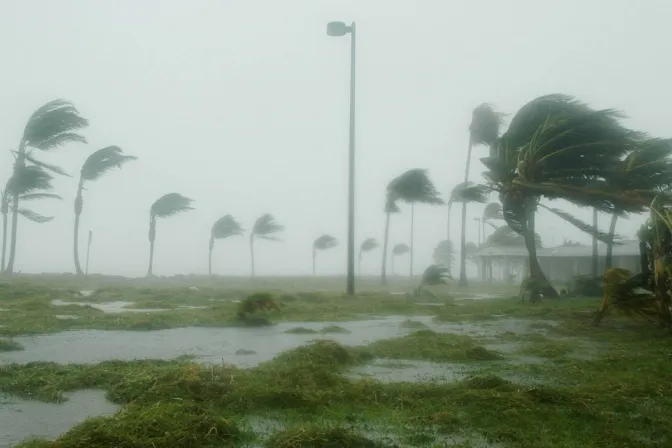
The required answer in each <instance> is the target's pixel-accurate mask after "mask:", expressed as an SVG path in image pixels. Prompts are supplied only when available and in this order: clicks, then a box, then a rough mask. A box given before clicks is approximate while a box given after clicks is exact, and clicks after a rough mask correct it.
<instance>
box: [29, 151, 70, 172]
mask: <svg viewBox="0 0 672 448" xmlns="http://www.w3.org/2000/svg"><path fill="white" fill-rule="evenodd" d="M25 157H26V160H27V161H29V162H30V163H32V164H34V165H37V166H39V167H41V168H44V169H45V170H48V171H51V172H52V173H56V174H59V175H61V176H66V177H71V176H70V175H69V174H68V173H67V172H65V170H63V168H61V167H59V166H56V165H52V164H50V163H46V162H41V161H39V160H37V159H35V158H34V157H32V156H31V155H30V154H26V155H25Z"/></svg>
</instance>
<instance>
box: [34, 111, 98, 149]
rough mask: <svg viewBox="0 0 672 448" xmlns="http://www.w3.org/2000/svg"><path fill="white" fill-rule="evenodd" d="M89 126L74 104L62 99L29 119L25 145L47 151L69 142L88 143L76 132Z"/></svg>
mask: <svg viewBox="0 0 672 448" xmlns="http://www.w3.org/2000/svg"><path fill="white" fill-rule="evenodd" d="M88 124H89V122H88V120H87V119H85V118H83V117H82V116H81V115H80V114H79V111H78V110H77V109H76V108H75V106H74V105H73V104H72V103H70V102H68V101H65V100H61V99H58V100H54V101H50V102H48V103H46V104H45V105H43V106H42V107H40V108H39V109H37V110H36V111H35V112H33V114H32V115H31V117H30V118H29V119H28V122H27V123H26V127H25V128H24V131H23V139H22V140H23V144H24V145H25V146H30V147H33V148H37V149H40V150H43V151H46V150H49V149H52V148H55V147H58V146H61V145H63V144H65V143H68V142H81V143H86V139H85V138H84V137H82V136H81V135H79V134H77V133H76V131H78V130H80V129H82V128H84V127H86V126H88Z"/></svg>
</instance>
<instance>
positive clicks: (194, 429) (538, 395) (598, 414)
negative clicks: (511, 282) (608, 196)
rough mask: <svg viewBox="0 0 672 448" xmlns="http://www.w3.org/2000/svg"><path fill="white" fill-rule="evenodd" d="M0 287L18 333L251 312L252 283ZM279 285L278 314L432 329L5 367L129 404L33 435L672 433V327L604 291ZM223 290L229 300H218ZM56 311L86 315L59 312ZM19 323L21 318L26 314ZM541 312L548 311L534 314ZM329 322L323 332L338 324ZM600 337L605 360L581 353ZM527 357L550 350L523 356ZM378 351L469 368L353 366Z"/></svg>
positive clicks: (568, 439) (655, 440) (650, 439)
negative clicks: (282, 348)
mask: <svg viewBox="0 0 672 448" xmlns="http://www.w3.org/2000/svg"><path fill="white" fill-rule="evenodd" d="M0 289H4V290H5V292H7V293H8V294H3V295H2V296H0V297H3V298H2V299H0V308H4V309H9V310H13V316H14V317H11V318H9V317H8V316H5V315H4V313H6V312H5V311H3V312H0V319H6V320H2V321H0V325H8V327H7V328H9V329H10V331H9V333H13V332H16V331H19V330H20V329H21V328H27V329H29V330H31V332H33V333H35V332H37V330H34V329H33V327H32V326H31V325H35V326H37V327H39V328H41V329H45V330H46V331H59V330H62V329H64V328H71V327H70V326H72V325H74V326H80V327H79V328H87V326H88V328H106V327H108V326H110V327H114V328H118V329H123V328H129V327H136V329H139V328H137V327H141V326H143V325H144V326H145V328H141V329H143V330H144V329H150V328H156V327H157V326H164V327H166V328H168V327H170V326H183V325H188V324H189V318H192V319H194V322H195V323H196V324H197V325H230V324H231V320H232V319H233V318H234V315H235V310H236V303H233V302H231V300H230V298H232V297H240V296H241V295H242V296H244V294H245V292H244V291H243V292H236V291H229V292H221V291H217V290H216V289H215V288H207V287H201V286H200V285H199V290H198V291H189V290H187V289H186V287H184V288H183V287H182V286H180V287H177V286H174V287H172V288H163V289H161V288H158V287H156V286H154V285H152V286H133V287H130V286H123V285H116V286H113V287H110V288H109V289H104V290H103V291H102V292H98V293H96V294H94V296H93V297H91V298H87V299H81V298H80V299H71V298H69V297H67V291H66V290H65V289H58V290H54V289H50V288H49V287H47V286H44V287H42V286H30V287H27V286H23V287H18V286H16V285H11V286H9V287H8V286H0ZM156 293H160V295H161V298H160V299H157V298H156V297H154V294H156ZM283 294H284V297H283ZM72 295H73V297H74V293H73V294H72ZM276 296H277V297H278V299H279V301H281V302H283V303H284V304H285V305H286V306H285V307H283V311H282V313H280V314H277V313H276V314H271V315H270V317H271V318H272V319H273V320H274V321H278V320H286V321H292V320H295V321H302V320H303V321H309V320H313V321H322V322H334V321H338V320H344V319H346V318H347V316H355V317H356V318H372V316H384V315H386V314H388V315H389V314H402V315H407V316H409V321H407V322H406V323H405V324H403V326H404V327H406V330H411V331H412V330H416V331H414V332H412V333H410V334H407V335H406V336H402V337H397V338H394V339H388V340H381V341H377V342H373V343H370V344H367V345H363V346H361V347H347V346H342V345H340V344H338V343H336V342H334V341H330V340H318V341H312V342H310V343H308V344H306V345H303V346H300V347H298V348H295V349H293V350H289V351H286V352H283V353H281V354H279V355H278V356H276V357H275V358H274V359H272V360H270V361H267V362H265V363H262V364H260V365H259V366H257V367H255V368H251V369H241V368H236V367H234V366H227V365H221V366H206V365H200V364H196V363H194V362H193V361H192V360H189V359H178V360H173V361H156V360H143V361H132V362H121V361H107V362H103V363H99V364H94V365H59V364H55V363H46V362H35V363H30V364H25V365H18V364H11V365H2V366H0V391H1V392H5V393H11V394H15V395H18V396H21V397H24V398H33V399H39V400H44V401H52V402H58V401H62V400H63V399H64V396H63V393H64V392H68V391H74V390H78V389H85V388H101V389H104V390H106V391H107V396H108V398H109V399H110V400H111V401H113V402H115V403H118V404H120V405H124V406H123V408H122V410H121V411H120V412H119V413H117V414H115V415H114V416H112V417H106V418H94V419H89V420H87V421H85V422H83V423H82V424H80V425H78V426H76V427H74V428H72V430H71V431H69V432H67V433H66V434H64V435H62V436H61V437H60V438H59V439H58V440H57V441H55V442H53V441H28V442H26V443H25V444H24V445H23V447H24V448H25V447H41V448H44V447H53V448H56V447H84V446H91V447H94V448H95V447H103V446H120V447H126V446H177V447H179V446H190V447H196V448H198V447H213V446H241V447H245V446H252V444H255V446H266V447H271V448H275V447H287V448H293V447H345V448H347V447H351V446H352V447H355V446H362V447H366V446H370V447H380V448H384V447H392V446H426V447H430V448H431V447H439V446H445V445H447V444H449V442H450V443H452V442H451V441H453V440H457V441H458V442H457V444H454V445H452V446H464V447H466V446H470V444H476V443H477V442H479V443H480V442H483V441H486V442H488V443H500V444H502V445H503V446H506V447H524V448H532V447H534V448H550V447H567V448H570V447H578V446H586V447H588V446H590V447H603V448H608V447H609V448H610V447H640V446H661V447H662V446H669V444H670V443H672V428H671V427H670V425H669V421H670V419H671V418H672V369H670V368H669V359H670V356H672V343H671V341H670V339H669V338H666V337H661V335H662V334H661V332H659V331H658V330H657V329H655V328H652V327H649V326H645V325H640V324H637V323H634V322H632V321H629V320H625V319H622V318H619V317H617V316H611V315H610V316H609V317H608V319H606V320H605V321H604V323H603V325H602V326H600V327H598V328H595V327H592V326H591V325H590V322H591V312H592V311H593V310H594V309H595V307H596V304H595V303H594V302H595V300H593V299H582V298H577V299H563V300H557V301H554V300H545V301H543V302H542V303H540V304H537V305H532V304H529V303H527V302H525V303H521V302H520V301H518V300H516V299H500V300H474V301H456V304H455V305H454V306H450V307H426V306H424V307H423V306H422V305H417V304H416V302H414V301H413V300H412V299H409V298H405V297H399V296H394V295H385V294H383V293H380V292H374V293H371V294H369V295H365V296H363V297H358V298H357V299H349V298H347V297H343V296H341V295H339V294H337V293H328V292H326V293H304V294H301V293H299V292H295V291H291V290H288V291H287V292H282V293H281V292H277V294H276ZM222 297H225V298H226V299H225V300H226V301H224V302H217V301H214V300H210V299H218V298H219V299H218V300H222ZM53 298H59V299H62V300H89V299H91V301H92V302H95V301H97V302H106V301H112V300H129V301H133V302H134V303H136V304H137V307H138V308H143V306H142V302H143V301H146V302H150V301H155V302H156V301H158V302H161V301H168V302H170V303H172V304H174V305H175V306H179V305H196V306H207V307H208V308H207V309H205V310H199V309H195V310H194V309H189V310H185V309H178V308H176V309H173V310H171V311H170V312H158V313H152V314H150V315H137V314H135V313H129V314H128V315H124V314H121V315H111V316H110V315H105V314H103V313H101V312H99V311H97V310H92V309H86V308H81V307H76V308H74V307H73V308H72V309H70V307H58V308H57V309H56V310H53V309H52V307H51V305H50V301H51V300H52V299H53ZM235 300H238V299H235ZM362 302H368V303H362ZM448 308H449V309H448ZM311 309H312V310H313V313H314V319H309V318H310V316H311ZM50 313H58V314H76V315H78V316H82V317H81V318H80V319H78V320H76V321H58V322H53V321H52V320H51V319H50V318H49V316H50ZM427 314H434V315H435V316H436V319H435V320H436V321H437V322H439V323H447V324H450V325H452V324H458V323H459V324H460V325H463V324H464V325H467V324H468V325H472V327H470V328H472V329H473V328H483V329H489V328H490V327H488V325H489V326H493V327H492V329H491V330H488V331H490V332H489V333H487V334H485V332H484V333H483V334H482V335H480V336H479V335H478V334H477V333H473V334H472V336H471V337H470V336H466V335H464V334H455V333H441V332H438V331H431V330H429V329H428V328H425V326H424V324H421V323H420V322H419V321H417V320H413V318H412V316H414V315H416V316H417V315H427ZM499 319H509V321H510V322H512V321H511V319H520V320H521V322H523V323H525V322H527V324H525V325H523V323H521V326H520V329H519V330H516V331H509V332H505V331H504V330H501V329H500V330H497V328H498V327H497V325H498V324H497V320H499ZM12 320H17V321H19V322H20V323H17V324H16V325H15V326H12V325H13V323H12ZM530 320H532V322H533V323H534V324H532V325H528V324H529V322H530ZM556 323H557V324H556ZM418 324H420V325H418ZM473 325H482V327H474V326H473ZM297 328H300V325H297ZM327 328H328V327H323V328H322V329H320V330H315V331H318V332H320V333H322V332H324V333H329V332H327V331H325V330H327ZM455 328H458V327H455ZM1 329H2V328H0V330H1ZM5 329H6V328H5ZM246 331H249V330H246ZM454 331H458V330H454ZM311 334H313V333H311ZM489 344H495V348H496V345H497V344H501V345H502V346H503V345H504V344H513V346H514V347H515V348H516V350H514V351H513V352H509V351H505V350H503V349H502V350H501V351H500V350H499V349H493V348H492V347H491V346H490V345H489ZM587 348H588V349H590V352H591V353H592V354H593V355H594V356H593V357H592V358H587V357H585V356H574V355H575V354H581V353H585V350H586V349H587ZM519 355H526V356H529V357H536V358H539V360H540V362H537V363H524V362H520V361H519V359H518V356H519ZM375 358H391V359H397V360H400V362H401V361H403V362H404V363H412V362H413V361H414V360H415V361H420V360H427V361H432V362H434V363H437V365H440V366H445V368H447V369H449V368H452V367H451V366H455V365H459V366H461V367H464V369H465V370H464V371H465V372H467V374H468V375H469V376H468V377H467V378H465V379H464V380H461V381H456V382H390V383H385V382H381V381H376V380H375V379H371V378H366V379H350V378H349V377H347V376H345V375H343V374H344V373H346V372H348V370H349V369H350V368H352V367H354V366H359V365H364V364H366V363H369V362H371V360H372V359H375ZM523 378H524V379H525V381H522V380H521V381H518V379H523ZM252 416H254V417H263V418H266V419H270V420H272V421H274V422H277V427H272V428H268V429H267V430H266V431H259V430H257V429H258V428H255V427H253V426H252V425H250V423H249V418H250V417H252ZM133 444H135V445H133ZM460 444H461V445H460Z"/></svg>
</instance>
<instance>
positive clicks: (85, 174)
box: [81, 146, 137, 181]
mask: <svg viewBox="0 0 672 448" xmlns="http://www.w3.org/2000/svg"><path fill="white" fill-rule="evenodd" d="M136 159H137V157H135V156H129V155H125V154H124V153H123V151H122V149H121V148H119V147H118V146H107V147H105V148H102V149H99V150H98V151H95V152H94V153H92V154H91V155H89V157H87V158H86V161H84V164H83V165H82V170H81V177H82V179H83V180H85V181H93V180H96V179H98V178H100V177H101V176H102V175H103V174H105V173H107V172H108V171H110V170H111V169H112V168H121V167H122V166H123V165H124V164H125V163H126V162H130V161H131V160H136Z"/></svg>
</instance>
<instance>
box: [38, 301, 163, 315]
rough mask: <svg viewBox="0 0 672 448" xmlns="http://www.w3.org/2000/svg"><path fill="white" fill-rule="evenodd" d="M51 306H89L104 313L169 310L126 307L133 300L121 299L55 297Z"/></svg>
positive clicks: (131, 303)
mask: <svg viewBox="0 0 672 448" xmlns="http://www.w3.org/2000/svg"><path fill="white" fill-rule="evenodd" d="M51 304H52V305H53V306H70V305H75V306H89V307H91V308H95V309H97V310H100V311H102V312H104V313H109V314H118V313H156V312H158V311H171V310H170V309H168V308H146V309H141V308H126V307H128V306H130V305H133V302H126V301H123V300H116V301H114V302H103V303H91V302H67V301H65V300H59V299H55V300H52V301H51Z"/></svg>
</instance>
